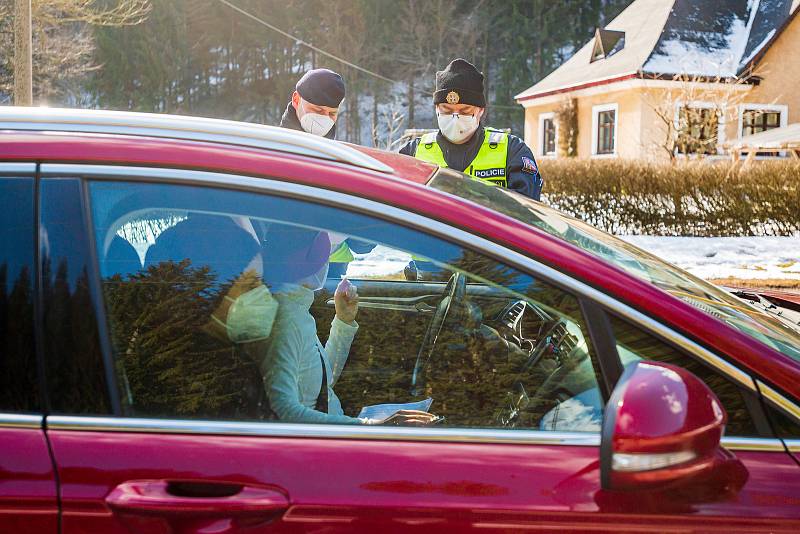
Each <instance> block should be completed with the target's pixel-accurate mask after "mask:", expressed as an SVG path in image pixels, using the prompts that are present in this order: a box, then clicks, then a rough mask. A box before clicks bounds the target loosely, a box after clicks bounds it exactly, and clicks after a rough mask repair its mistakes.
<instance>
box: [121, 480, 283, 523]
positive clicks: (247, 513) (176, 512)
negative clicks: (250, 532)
mask: <svg viewBox="0 0 800 534" xmlns="http://www.w3.org/2000/svg"><path fill="white" fill-rule="evenodd" d="M105 501H106V504H107V505H108V506H109V508H111V509H112V510H113V511H115V512H118V513H121V514H126V515H137V516H141V515H146V516H151V517H152V516H161V517H182V518H193V517H194V518H200V517H204V518H247V519H249V520H252V521H258V520H259V519H261V520H267V519H270V518H272V517H274V516H275V515H276V514H277V513H279V512H282V511H285V510H286V509H287V508H288V507H289V498H288V496H287V494H286V493H285V492H283V491H281V490H279V489H277V488H265V487H258V486H249V485H244V484H231V483H219V482H206V481H189V482H185V481H168V480H133V481H128V482H123V483H122V484H120V485H119V486H117V487H116V488H114V489H113V490H112V491H111V493H109V494H108V496H107V497H106V499H105Z"/></svg>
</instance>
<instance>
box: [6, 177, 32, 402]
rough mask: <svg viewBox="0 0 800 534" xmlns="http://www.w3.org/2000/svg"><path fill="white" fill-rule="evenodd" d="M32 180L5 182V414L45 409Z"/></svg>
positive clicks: (17, 179)
mask: <svg viewBox="0 0 800 534" xmlns="http://www.w3.org/2000/svg"><path fill="white" fill-rule="evenodd" d="M33 187H34V184H33V179H32V178H11V177H7V178H0V198H2V199H3V202H4V204H5V205H6V206H9V207H10V206H13V207H14V209H3V210H0V411H3V412H33V411H38V410H40V406H39V386H38V380H37V373H36V353H35V351H34V331H33V313H34V312H33V309H34V308H33V301H34V299H33V290H34V289H33V288H34V279H35V273H36V270H35V268H34V259H33V258H34V210H33V195H34V191H33Z"/></svg>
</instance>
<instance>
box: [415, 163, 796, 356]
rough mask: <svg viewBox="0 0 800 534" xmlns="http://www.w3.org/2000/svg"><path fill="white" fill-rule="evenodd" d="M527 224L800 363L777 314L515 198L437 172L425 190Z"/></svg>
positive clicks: (791, 333)
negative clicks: (459, 199)
mask: <svg viewBox="0 0 800 534" xmlns="http://www.w3.org/2000/svg"><path fill="white" fill-rule="evenodd" d="M429 185H430V186H431V187H433V188H435V189H439V190H441V191H444V192H446V193H451V194H453V195H456V196H459V197H461V198H464V199H467V200H470V201H473V202H476V203H478V204H481V205H483V206H486V207H489V208H491V209H494V210H495V211H498V212H500V213H503V214H505V215H508V216H510V217H513V218H515V219H517V220H519V221H522V222H524V223H527V224H530V225H533V226H535V227H536V228H539V229H540V230H543V231H545V232H547V233H548V234H551V235H553V236H556V237H559V238H561V239H563V240H565V241H567V242H569V243H572V244H573V245H576V246H577V247H579V248H581V249H583V250H585V251H587V252H589V253H591V254H594V255H595V256H599V257H600V258H602V259H604V260H606V261H608V262H610V263H612V264H613V265H616V266H617V267H620V268H622V269H624V270H625V271H627V272H629V273H631V274H633V275H634V276H636V277H638V278H641V279H643V280H646V281H648V282H650V283H652V284H654V285H656V286H657V287H659V288H661V289H663V290H665V291H667V292H668V293H670V294H671V295H674V296H676V297H678V298H679V299H681V300H684V301H686V302H688V303H690V304H692V305H693V306H696V307H697V308H700V309H701V310H703V311H704V312H706V313H708V314H710V315H712V316H714V317H716V318H718V319H720V320H722V321H724V322H725V323H727V324H729V325H730V326H732V327H733V328H736V329H737V330H739V331H741V332H744V333H745V334H747V335H749V336H751V337H753V338H755V339H757V340H759V341H761V342H762V343H765V344H766V345H768V346H770V347H772V348H774V349H776V350H778V351H780V352H782V353H783V354H786V355H788V356H790V357H791V358H793V359H795V360H797V361H800V331H798V326H797V325H793V324H792V323H791V322H789V321H788V320H786V319H783V318H781V317H779V316H778V315H777V314H773V313H769V312H768V311H765V310H763V309H757V308H755V307H753V306H752V305H751V304H749V303H748V302H746V301H744V300H742V299H739V298H737V297H735V296H733V295H731V294H729V293H727V292H725V291H724V290H722V289H720V288H718V287H716V286H714V285H712V284H710V283H708V282H705V281H703V280H701V279H699V278H697V277H695V276H692V275H691V274H689V273H687V272H686V271H683V270H681V269H679V268H678V267H675V266H674V265H670V264H669V263H667V262H665V261H663V260H661V259H659V258H658V257H656V256H654V255H652V254H649V253H647V252H645V251H643V250H641V249H639V248H637V247H635V246H633V245H631V244H629V243H627V242H625V241H623V240H621V239H619V238H617V237H614V236H612V235H610V234H607V233H605V232H603V231H600V230H598V229H596V228H593V227H592V226H590V225H588V224H586V223H584V222H581V221H579V220H577V219H575V218H573V217H569V216H567V215H565V214H563V213H561V212H559V211H557V210H555V209H553V208H550V207H548V206H545V205H544V204H542V203H540V202H536V201H534V200H531V199H529V198H527V197H524V196H522V195H520V194H518V193H515V192H512V191H509V190H508V189H504V188H500V187H491V186H488V185H485V184H483V183H481V182H479V181H477V180H465V179H464V175H463V174H461V173H458V172H454V171H452V170H448V169H441V170H440V171H439V172H438V173H437V174H436V176H434V178H433V180H432V181H431V182H430V184H429Z"/></svg>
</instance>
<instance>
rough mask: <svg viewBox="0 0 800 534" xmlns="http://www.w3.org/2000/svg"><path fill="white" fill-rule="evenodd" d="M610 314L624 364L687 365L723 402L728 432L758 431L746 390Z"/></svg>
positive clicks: (685, 366)
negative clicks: (646, 361) (748, 405)
mask: <svg viewBox="0 0 800 534" xmlns="http://www.w3.org/2000/svg"><path fill="white" fill-rule="evenodd" d="M610 317H611V324H612V327H613V328H614V336H615V338H616V341H617V345H618V346H619V353H620V358H621V360H622V363H623V365H627V364H628V363H630V362H632V361H635V360H639V359H645V360H654V361H659V362H664V363H670V364H673V365H677V366H678V367H682V368H683V369H686V370H687V371H689V372H691V373H693V374H694V375H696V376H697V377H699V378H700V379H701V380H702V381H703V382H705V383H706V385H707V386H708V387H709V388H711V391H713V392H714V393H715V394H716V395H717V397H718V398H719V400H720V402H722V406H723V407H724V408H725V411H726V412H727V413H728V425H727V427H726V429H725V434H726V435H729V436H757V435H759V433H758V431H757V429H756V427H755V424H754V422H753V419H752V417H751V416H750V411H749V410H748V409H747V406H746V404H745V400H744V397H743V395H746V394H747V393H744V392H743V391H742V390H741V389H740V388H739V387H738V386H737V385H735V384H734V383H733V382H731V381H730V380H729V379H727V378H725V377H724V376H723V375H721V374H719V373H717V372H714V371H712V370H711V369H709V368H708V367H707V366H706V365H704V364H702V363H700V362H699V361H697V360H695V359H694V358H690V357H689V356H686V355H685V354H684V353H683V352H681V351H679V350H677V349H675V348H673V347H672V346H671V345H668V344H666V343H664V342H663V341H661V340H659V339H656V338H655V337H653V336H652V335H650V334H648V333H646V332H644V331H643V330H641V329H639V328H638V327H636V326H633V325H631V324H630V323H628V322H626V321H623V320H622V319H619V318H618V317H616V316H613V315H612V316H610Z"/></svg>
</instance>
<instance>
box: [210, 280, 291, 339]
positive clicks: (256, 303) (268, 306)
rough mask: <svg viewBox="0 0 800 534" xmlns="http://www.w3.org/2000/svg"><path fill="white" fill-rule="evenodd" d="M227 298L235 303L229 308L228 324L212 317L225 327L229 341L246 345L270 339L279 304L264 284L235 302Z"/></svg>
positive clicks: (226, 321) (240, 296)
mask: <svg viewBox="0 0 800 534" xmlns="http://www.w3.org/2000/svg"><path fill="white" fill-rule="evenodd" d="M225 298H226V299H228V300H230V301H232V302H233V304H231V307H230V308H228V317H227V319H226V320H225V323H226V324H223V323H222V321H220V320H219V319H217V318H216V317H214V316H213V315H212V316H211V317H212V318H213V319H214V320H215V321H217V322H218V323H219V324H221V325H222V326H224V327H225V329H226V330H227V332H228V339H230V340H231V341H233V342H234V343H246V342H250V341H262V340H264V339H267V338H268V337H269V335H270V333H271V332H272V323H273V322H274V321H275V314H276V313H277V312H278V302H277V301H276V300H275V299H274V298H273V297H272V294H270V292H269V289H267V286H265V285H263V284H262V285H260V286H258V287H257V288H255V289H251V290H250V291H248V292H246V293H242V294H241V295H239V297H238V298H236V299H235V300H234V299H232V298H230V297H228V296H226V297H225Z"/></svg>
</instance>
